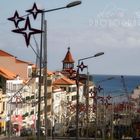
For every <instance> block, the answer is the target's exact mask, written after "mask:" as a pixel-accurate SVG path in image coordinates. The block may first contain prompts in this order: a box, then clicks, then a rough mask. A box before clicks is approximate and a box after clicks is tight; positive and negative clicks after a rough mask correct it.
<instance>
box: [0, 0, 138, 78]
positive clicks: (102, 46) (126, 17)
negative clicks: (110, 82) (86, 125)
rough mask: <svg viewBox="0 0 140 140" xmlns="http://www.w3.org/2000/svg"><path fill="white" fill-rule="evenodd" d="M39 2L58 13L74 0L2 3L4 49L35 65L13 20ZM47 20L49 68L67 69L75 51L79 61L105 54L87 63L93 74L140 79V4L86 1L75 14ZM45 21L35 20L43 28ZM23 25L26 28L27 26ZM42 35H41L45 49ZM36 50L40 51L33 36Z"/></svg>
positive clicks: (70, 11) (69, 12)
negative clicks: (66, 60)
mask: <svg viewBox="0 0 140 140" xmlns="http://www.w3.org/2000/svg"><path fill="white" fill-rule="evenodd" d="M34 2H36V4H37V6H38V7H39V8H43V9H46V10H47V9H52V8H57V7H62V6H65V5H67V4H68V3H69V2H72V1H71V0H10V1H9V0H1V1H0V49H2V50H4V51H7V52H9V53H11V54H12V55H14V56H16V57H18V58H19V59H23V60H26V61H32V62H35V53H34V52H33V50H32V49H31V47H30V46H29V47H28V48H27V47H26V43H25V40H24V37H23V36H22V35H21V34H16V33H13V32H11V30H14V29H15V26H14V24H13V23H12V22H10V21H8V20H7V18H9V17H12V16H13V15H14V12H15V10H17V11H18V13H19V15H20V16H22V15H25V14H27V13H26V10H28V9H31V8H32V6H33V3H34ZM45 18H46V19H47V41H48V53H47V54H48V69H49V70H53V71H54V70H61V69H62V60H63V59H64V56H65V54H66V52H67V48H68V47H70V48H71V53H72V55H73V58H74V59H75V62H76V64H77V60H78V59H80V58H83V57H88V56H92V55H94V54H96V53H98V52H104V53H105V54H104V55H102V56H100V57H97V58H92V59H89V60H86V61H85V62H84V63H85V65H88V67H89V72H90V73H91V74H115V75H116V74H121V75H140V61H139V60H140V1H139V0H82V4H81V5H79V6H77V7H73V8H70V9H64V10H59V11H54V12H50V13H46V14H45ZM40 21H41V20H40V17H39V16H38V18H37V20H36V21H34V20H31V25H32V27H35V28H37V29H40ZM23 26H24V24H23V25H21V27H23ZM39 37H40V36H39V35H35V38H36V40H37V41H38V44H39ZM30 42H31V45H32V46H33V47H34V48H35V49H36V47H35V42H34V39H33V37H31V40H30Z"/></svg>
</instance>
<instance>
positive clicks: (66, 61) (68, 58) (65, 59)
mask: <svg viewBox="0 0 140 140" xmlns="http://www.w3.org/2000/svg"><path fill="white" fill-rule="evenodd" d="M63 62H65V63H74V59H73V58H72V54H71V52H70V48H68V51H67V54H66V56H65V58H64V60H63Z"/></svg>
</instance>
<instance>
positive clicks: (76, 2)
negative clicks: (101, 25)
mask: <svg viewBox="0 0 140 140" xmlns="http://www.w3.org/2000/svg"><path fill="white" fill-rule="evenodd" d="M81 3H82V2H81V1H74V2H71V3H69V4H68V5H67V6H66V8H71V7H74V6H77V5H79V4H81Z"/></svg>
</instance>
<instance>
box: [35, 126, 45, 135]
mask: <svg viewBox="0 0 140 140" xmlns="http://www.w3.org/2000/svg"><path fill="white" fill-rule="evenodd" d="M39 130H40V135H41V136H45V127H40V129H39ZM36 135H37V131H36Z"/></svg>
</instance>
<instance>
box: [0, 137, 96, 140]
mask: <svg viewBox="0 0 140 140" xmlns="http://www.w3.org/2000/svg"><path fill="white" fill-rule="evenodd" d="M75 139H76V138H75V137H54V138H52V137H48V140H75ZM0 140H33V139H32V138H30V137H11V138H8V137H5V136H2V137H0ZM44 140H45V138H44ZM79 140H94V138H79Z"/></svg>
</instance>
